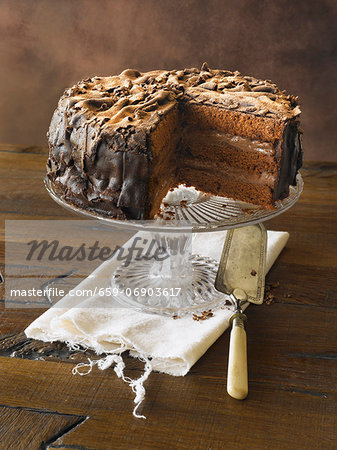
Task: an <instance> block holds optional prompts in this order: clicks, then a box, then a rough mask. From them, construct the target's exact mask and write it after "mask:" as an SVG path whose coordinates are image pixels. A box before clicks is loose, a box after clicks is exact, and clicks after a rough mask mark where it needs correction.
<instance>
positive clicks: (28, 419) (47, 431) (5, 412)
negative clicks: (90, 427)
mask: <svg viewBox="0 0 337 450" xmlns="http://www.w3.org/2000/svg"><path fill="white" fill-rule="evenodd" d="M0 417H1V421H0V447H1V448H2V449H4V450H5V449H19V448H20V449H23V448H24V449H27V450H29V449H32V450H33V449H40V448H46V447H47V446H49V445H50V444H52V443H53V442H55V441H59V440H60V438H61V436H62V435H63V434H65V433H68V432H69V431H70V430H72V429H74V428H75V427H76V426H78V425H80V424H81V423H82V422H83V421H84V420H85V419H86V417H81V416H76V415H70V414H59V413H57V412H52V411H47V410H34V409H28V408H17V407H10V406H3V405H0Z"/></svg>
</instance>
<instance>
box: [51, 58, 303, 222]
mask: <svg viewBox="0 0 337 450" xmlns="http://www.w3.org/2000/svg"><path fill="white" fill-rule="evenodd" d="M184 102H192V103H197V104H203V105H209V106H212V107H217V108H222V109H225V110H231V111H236V112H237V113H239V114H240V113H241V114H245V115H250V116H253V117H254V116H256V117H264V118H266V119H269V120H271V121H277V122H278V123H283V124H284V126H283V130H284V131H283V134H282V136H280V138H279V143H278V146H277V154H276V157H277V158H279V162H280V171H279V175H278V178H279V183H278V185H277V188H276V189H275V191H274V196H273V198H274V200H275V199H277V198H280V197H282V195H286V193H287V189H288V187H289V183H290V184H291V183H294V179H295V175H296V173H297V170H298V166H299V165H300V163H299V161H300V155H301V149H300V144H299V140H298V131H297V120H296V117H297V116H298V115H299V114H300V109H299V106H298V104H297V98H295V97H293V96H290V95H287V94H286V93H285V92H284V91H283V92H281V91H280V90H279V89H278V88H277V86H276V85H275V84H274V83H272V82H271V81H262V80H258V79H256V78H254V77H247V76H243V75H241V74H240V73H239V72H230V71H225V70H211V69H210V68H209V67H208V66H207V64H203V66H202V68H201V69H200V70H199V69H195V68H191V69H184V70H172V71H165V70H156V71H152V72H147V73H140V72H138V71H137V70H131V69H128V70H125V71H124V72H122V73H121V74H120V75H117V76H112V77H93V78H87V79H85V80H82V81H80V82H79V83H77V84H76V85H75V86H73V87H72V88H70V89H67V90H66V91H65V92H64V94H63V96H62V97H61V99H60V101H59V103H58V107H57V109H56V111H55V113H54V115H53V118H52V121H51V125H50V129H49V133H48V138H49V147H50V153H49V159H48V162H47V175H48V177H49V178H50V180H51V181H52V182H53V184H54V187H55V189H56V190H57V192H58V194H59V195H60V196H61V197H62V198H63V199H64V200H66V201H68V202H72V203H74V204H76V205H78V206H80V207H84V208H86V209H91V210H93V211H96V212H98V213H99V214H104V215H107V216H111V217H117V218H121V219H125V218H140V217H142V216H143V215H144V213H146V208H147V188H148V180H149V176H150V162H151V159H152V156H153V155H152V153H151V149H150V145H149V136H150V135H151V133H152V132H153V131H154V130H155V129H156V127H157V125H158V124H159V122H160V121H161V118H162V117H163V116H165V115H166V114H168V113H169V112H170V111H171V110H172V109H173V108H175V107H176V105H177V103H178V104H183V103H184Z"/></svg>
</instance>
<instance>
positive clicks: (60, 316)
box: [25, 231, 289, 417]
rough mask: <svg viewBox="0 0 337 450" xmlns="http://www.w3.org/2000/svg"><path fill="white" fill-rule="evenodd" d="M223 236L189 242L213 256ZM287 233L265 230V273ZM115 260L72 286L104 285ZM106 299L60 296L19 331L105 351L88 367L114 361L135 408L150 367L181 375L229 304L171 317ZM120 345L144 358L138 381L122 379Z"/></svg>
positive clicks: (215, 331) (220, 328)
mask: <svg viewBox="0 0 337 450" xmlns="http://www.w3.org/2000/svg"><path fill="white" fill-rule="evenodd" d="M225 237H226V232H224V231H218V232H211V233H198V234H195V235H194V236H193V241H192V249H193V253H194V254H199V255H203V256H209V257H211V258H213V259H216V260H219V259H220V255H221V252H222V247H223V244H224V241H225ZM288 238H289V234H288V233H286V232H276V231H268V246H267V260H266V273H267V272H268V271H269V269H270V268H271V266H272V265H273V264H274V262H275V260H276V258H277V257H278V255H279V254H280V252H281V251H282V249H283V247H284V246H285V245H286V243H287V240H288ZM205 243H207V245H205ZM125 245H127V244H125ZM118 264H120V263H119V262H118V261H116V259H112V260H109V261H106V262H105V263H103V264H102V265H101V266H99V267H98V268H97V269H96V270H95V271H94V272H93V273H92V274H91V275H90V276H89V277H87V278H86V279H85V280H84V281H83V282H81V283H80V284H79V285H78V286H77V288H76V289H79V290H83V289H92V290H93V289H94V288H95V286H98V288H105V287H109V285H110V276H111V273H112V272H113V271H114V269H115V268H116V267H117V266H118ZM225 299H226V296H224V300H225ZM111 302H112V299H111V296H103V297H102V296H98V295H96V296H93V297H90V298H86V299H83V297H76V296H73V297H70V296H69V295H66V296H65V297H63V299H61V300H60V301H59V302H58V303H57V305H56V306H53V307H52V308H50V309H49V310H48V311H46V312H45V313H44V314H42V315H41V316H40V317H39V318H37V319H36V320H35V321H34V322H33V323H32V324H31V325H29V326H28V328H26V330H25V333H26V335H27V337H29V338H34V339H40V340H42V341H55V340H59V341H64V342H67V343H68V344H69V345H70V346H73V347H74V346H75V347H76V346H77V345H81V346H83V347H85V348H90V349H93V350H94V351H95V352H96V353H97V354H108V356H107V357H106V358H103V359H101V360H99V361H90V360H89V370H91V368H92V366H93V364H95V363H96V364H97V365H98V367H99V368H100V369H104V368H106V367H108V366H110V365H111V364H112V363H115V364H116V366H115V371H116V373H117V375H118V376H120V377H121V378H123V379H124V380H125V381H127V382H129V384H130V385H131V386H132V388H133V390H134V391H135V393H136V399H135V403H137V405H136V407H135V410H136V409H137V407H138V406H139V404H140V402H141V401H142V399H143V397H144V391H143V389H144V388H143V386H142V383H143V381H145V379H146V378H147V377H148V375H149V373H150V372H151V368H152V370H155V371H158V372H164V373H167V374H170V375H175V376H182V375H186V373H187V372H188V371H189V370H190V368H191V367H192V366H193V364H195V362H196V361H197V360H198V359H199V358H200V357H201V356H202V355H203V354H204V353H205V352H206V350H207V349H208V348H209V347H210V346H211V345H212V344H213V343H214V342H215V340H216V339H217V338H218V337H219V336H220V335H221V334H222V333H223V332H224V331H225V330H226V328H227V327H228V325H229V318H230V316H231V315H232V313H233V308H228V309H227V308H226V309H219V310H216V311H214V316H213V317H211V318H209V319H207V320H203V321H195V320H193V318H192V315H187V316H184V317H181V318H179V319H177V320H174V319H173V318H171V317H164V316H159V315H150V314H145V313H140V312H137V311H134V310H132V309H130V308H128V309H124V308H121V307H113V308H112V307H111ZM125 350H130V354H131V355H132V356H134V357H139V358H140V359H141V360H143V361H145V362H146V370H145V373H144V375H143V376H142V377H141V379H140V380H130V379H126V378H124V375H123V367H124V365H123V361H122V360H121V358H120V356H117V355H120V354H121V353H122V352H123V351H125ZM109 355H112V356H110V357H109ZM149 358H150V360H149ZM83 366H85V365H84V364H80V365H78V366H77V367H76V368H75V372H79V370H78V369H79V368H80V367H83ZM134 413H135V411H134ZM135 415H136V416H137V417H140V416H138V415H137V414H135ZM141 417H142V416H141Z"/></svg>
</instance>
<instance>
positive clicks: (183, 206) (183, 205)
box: [180, 200, 187, 208]
mask: <svg viewBox="0 0 337 450" xmlns="http://www.w3.org/2000/svg"><path fill="white" fill-rule="evenodd" d="M180 206H181V207H182V208H186V207H187V200H181V202H180Z"/></svg>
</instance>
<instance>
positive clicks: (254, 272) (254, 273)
mask: <svg viewBox="0 0 337 450" xmlns="http://www.w3.org/2000/svg"><path fill="white" fill-rule="evenodd" d="M250 274H251V276H252V277H255V276H256V274H257V272H256V270H254V269H252V271H251V272H250Z"/></svg>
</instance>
